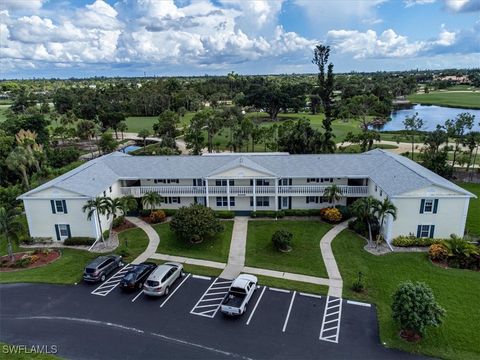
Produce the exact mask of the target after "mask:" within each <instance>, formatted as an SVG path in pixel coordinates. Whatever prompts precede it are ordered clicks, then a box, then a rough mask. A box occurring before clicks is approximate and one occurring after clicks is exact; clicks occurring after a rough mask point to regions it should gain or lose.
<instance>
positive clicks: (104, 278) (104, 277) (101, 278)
mask: <svg viewBox="0 0 480 360" xmlns="http://www.w3.org/2000/svg"><path fill="white" fill-rule="evenodd" d="M106 279H107V277H106V276H105V274H102V276H101V277H100V281H101V282H104V281H105V280H106Z"/></svg>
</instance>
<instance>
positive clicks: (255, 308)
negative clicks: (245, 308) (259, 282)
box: [246, 286, 267, 325]
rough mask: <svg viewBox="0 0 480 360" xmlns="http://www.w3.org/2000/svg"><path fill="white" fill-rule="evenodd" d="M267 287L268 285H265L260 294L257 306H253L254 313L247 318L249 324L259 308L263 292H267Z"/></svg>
mask: <svg viewBox="0 0 480 360" xmlns="http://www.w3.org/2000/svg"><path fill="white" fill-rule="evenodd" d="M266 289H267V287H266V286H264V287H263V290H262V292H261V294H260V296H259V297H258V300H257V302H256V303H255V306H254V307H253V310H252V313H251V314H250V316H249V317H248V320H247V323H246V324H247V325H248V324H250V320H252V317H253V314H254V313H255V310H257V306H258V304H259V302H260V300H261V299H262V296H263V293H264V292H265V290H266Z"/></svg>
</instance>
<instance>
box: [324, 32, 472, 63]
mask: <svg viewBox="0 0 480 360" xmlns="http://www.w3.org/2000/svg"><path fill="white" fill-rule="evenodd" d="M476 27H477V28H480V26H479V25H478V24H477V26H476ZM478 30H480V29H475V28H474V29H470V30H463V31H459V32H454V31H448V30H447V29H446V27H445V26H444V25H442V28H441V31H440V33H439V35H438V37H437V38H436V39H431V40H423V41H409V40H408V38H407V37H406V36H402V35H399V34H397V33H396V32H395V31H394V30H392V29H388V30H385V31H383V32H382V33H381V34H377V33H376V32H375V31H374V30H367V31H365V32H360V31H357V30H331V31H329V32H328V34H327V39H328V42H329V43H330V44H331V45H332V46H333V48H334V49H335V50H336V51H338V52H339V53H341V54H348V55H352V56H353V58H354V59H367V58H371V59H375V58H379V59H382V58H413V57H417V56H426V55H436V54H442V53H447V52H450V53H472V52H480V45H479V44H480V35H479V32H478Z"/></svg>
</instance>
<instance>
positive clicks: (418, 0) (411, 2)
mask: <svg viewBox="0 0 480 360" xmlns="http://www.w3.org/2000/svg"><path fill="white" fill-rule="evenodd" d="M435 1H436V0H405V1H404V3H405V7H407V8H409V7H412V6H415V5H427V4H433V3H434V2H435Z"/></svg>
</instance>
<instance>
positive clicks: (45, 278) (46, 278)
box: [0, 228, 148, 284]
mask: <svg viewBox="0 0 480 360" xmlns="http://www.w3.org/2000/svg"><path fill="white" fill-rule="evenodd" d="M119 240H120V245H119V247H118V248H117V249H116V250H115V251H114V253H115V254H120V253H121V251H122V250H127V252H128V256H125V258H124V260H125V261H126V262H130V261H132V260H133V259H135V258H136V257H137V256H138V255H139V254H140V253H142V252H143V251H144V250H145V248H146V247H147V245H148V237H147V235H146V234H145V232H144V231H143V230H141V229H138V228H136V229H130V230H126V231H123V232H121V233H120V234H119ZM4 244H5V242H4V241H2V247H1V249H0V250H1V253H2V254H4V253H6V250H5V249H6V247H5V245H4ZM22 250H23V249H21V248H18V247H15V251H22ZM28 250H32V249H28ZM61 252H62V256H61V257H60V258H59V259H58V260H56V261H55V262H53V263H51V264H50V265H46V266H42V267H39V268H36V269H26V270H18V271H13V272H8V273H5V272H2V273H0V283H13V282H42V283H51V284H73V283H76V282H79V281H81V279H82V273H83V268H84V267H85V265H86V264H87V263H88V262H89V261H90V260H92V259H94V258H96V257H97V256H100V255H101V254H94V253H90V252H88V251H85V250H77V249H61Z"/></svg>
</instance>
